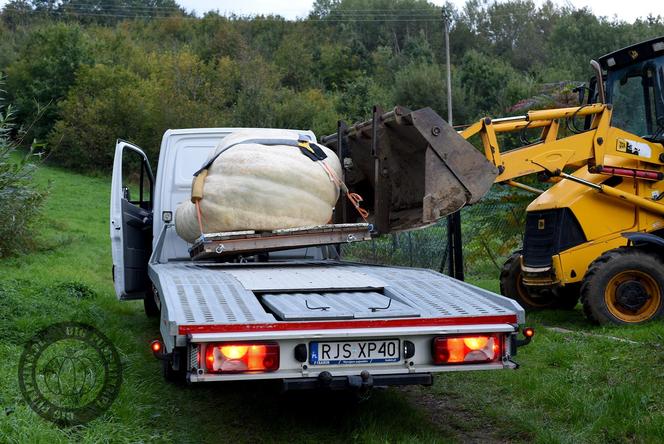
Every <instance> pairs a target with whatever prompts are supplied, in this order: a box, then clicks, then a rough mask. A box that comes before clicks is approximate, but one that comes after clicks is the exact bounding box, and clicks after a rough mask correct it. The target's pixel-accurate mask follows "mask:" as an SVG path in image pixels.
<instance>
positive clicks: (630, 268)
mask: <svg viewBox="0 0 664 444" xmlns="http://www.w3.org/2000/svg"><path fill="white" fill-rule="evenodd" d="M662 289H664V264H662V261H661V259H660V258H659V257H658V256H657V255H655V254H653V253H649V252H647V251H643V250H639V249H636V248H634V247H620V248H616V249H615V250H610V251H607V252H606V253H604V254H603V255H601V256H600V257H599V258H597V259H595V261H594V262H593V263H592V264H590V267H588V271H587V272H586V276H585V277H584V279H583V284H582V286H581V300H582V302H583V311H584V313H585V314H586V316H587V317H588V319H590V320H591V321H594V322H599V323H600V324H619V325H625V324H639V323H643V322H647V321H650V320H653V319H657V318H660V317H662V315H664V304H663V303H662Z"/></svg>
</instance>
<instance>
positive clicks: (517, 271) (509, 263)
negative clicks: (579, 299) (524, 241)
mask: <svg viewBox="0 0 664 444" xmlns="http://www.w3.org/2000/svg"><path fill="white" fill-rule="evenodd" d="M500 294H502V295H503V296H506V297H508V298H510V299H514V300H515V301H517V302H518V303H519V305H521V306H522V307H523V308H525V309H527V310H543V309H546V308H554V307H555V306H556V300H555V296H554V295H553V294H552V293H551V292H550V291H542V292H533V291H529V290H528V289H527V288H526V286H525V285H523V280H522V277H521V251H515V252H514V253H512V255H511V256H510V257H509V258H508V259H507V260H506V261H505V264H504V265H503V269H502V270H501V272H500Z"/></svg>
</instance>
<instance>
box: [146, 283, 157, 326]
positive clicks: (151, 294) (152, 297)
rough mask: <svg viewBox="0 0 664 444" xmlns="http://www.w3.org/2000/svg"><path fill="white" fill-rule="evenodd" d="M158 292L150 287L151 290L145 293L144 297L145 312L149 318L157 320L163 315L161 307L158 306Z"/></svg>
mask: <svg viewBox="0 0 664 444" xmlns="http://www.w3.org/2000/svg"><path fill="white" fill-rule="evenodd" d="M157 297H158V296H157V290H156V289H155V288H154V287H153V286H152V285H150V289H149V290H147V291H146V292H145V296H143V310H145V315H146V316H147V317H148V318H156V317H158V316H159V314H160V313H161V310H160V308H159V305H158V304H157Z"/></svg>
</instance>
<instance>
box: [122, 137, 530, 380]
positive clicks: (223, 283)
mask: <svg viewBox="0 0 664 444" xmlns="http://www.w3.org/2000/svg"><path fill="white" fill-rule="evenodd" d="M234 131H236V129H234V128H202V129H179V130H168V131H167V132H166V133H165V134H164V136H163V139H162V144H161V149H160V152H159V163H158V165H159V167H158V170H157V173H156V175H154V174H153V171H152V169H151V166H150V162H149V159H148V157H147V156H146V155H145V153H144V152H143V151H142V150H141V149H140V148H139V147H138V146H136V145H134V144H132V143H130V142H127V141H123V140H118V142H117V145H116V152H115V162H114V168H113V178H112V185H111V186H112V190H111V214H110V235H111V244H112V254H113V279H114V285H115V291H116V294H117V297H118V298H119V299H120V300H131V299H143V301H144V305H145V310H146V314H148V315H151V316H157V317H159V326H160V333H161V338H158V339H157V340H156V341H155V342H154V344H153V347H152V349H153V352H155V356H157V357H158V358H159V359H161V360H162V361H163V364H164V371H165V375H166V377H167V378H168V379H179V380H186V381H188V382H192V383H194V382H210V381H233V380H258V379H271V380H277V381H279V382H280V383H281V384H282V386H283V388H284V389H288V390H291V389H310V388H339V389H342V388H356V389H360V388H370V387H372V386H386V385H405V384H422V385H429V384H431V383H432V381H433V374H435V373H438V372H445V371H467V370H484V369H515V368H517V364H516V363H515V362H514V361H513V359H512V358H513V356H514V355H515V354H516V347H517V345H519V344H522V343H526V342H528V340H529V339H526V340H519V339H517V334H518V332H519V326H520V324H523V323H524V322H525V315H524V311H523V309H522V308H521V307H520V306H519V305H518V304H517V303H516V302H515V301H513V300H511V299H509V298H505V297H502V296H499V295H496V294H494V293H491V292H489V291H486V290H483V289H480V288H476V287H473V286H471V285H469V284H466V283H464V282H460V281H457V280H455V279H452V278H450V277H447V276H444V275H442V274H440V273H436V272H434V271H431V270H424V269H415V268H404V267H385V266H377V265H367V264H358V263H351V262H346V261H344V260H343V259H342V258H341V257H340V249H339V248H337V246H338V244H339V243H340V242H341V240H340V239H347V240H348V241H350V235H348V234H346V233H348V230H355V231H354V233H355V232H364V233H365V234H364V236H366V237H362V239H371V226H370V225H368V224H337V225H326V226H324V227H320V228H314V229H313V230H309V231H307V233H309V234H310V235H311V236H313V238H314V239H318V240H317V241H316V242H315V243H309V244H306V245H298V243H297V241H295V240H294V239H302V238H303V236H301V235H298V236H291V235H289V233H285V234H284V233H268V235H267V236H266V235H265V233H262V234H261V233H254V234H252V235H251V236H253V237H250V238H251V239H256V237H260V236H263V238H262V239H266V241H269V242H277V243H282V244H278V245H283V247H281V248H275V247H274V245H272V247H271V248H270V249H266V250H265V251H257V250H256V248H255V247H254V249H253V250H251V252H250V253H246V254H233V255H231V256H228V255H226V256H223V257H222V255H221V254H220V255H215V254H214V249H212V252H211V253H210V254H208V255H203V256H196V255H195V254H194V251H197V250H196V249H195V248H193V247H195V246H194V245H191V244H188V243H187V242H185V241H184V240H182V239H181V238H180V237H178V236H177V234H176V232H175V229H174V220H173V219H174V214H175V209H176V207H177V205H178V204H179V203H180V202H182V201H184V200H187V199H189V198H190V193H191V186H192V175H193V173H194V172H195V171H197V170H198V169H199V168H200V167H201V165H202V164H203V163H204V162H205V161H206V159H208V156H209V155H210V154H211V152H212V151H213V150H214V149H215V147H216V146H217V145H218V144H219V143H220V142H221V141H222V140H223V138H224V137H226V136H228V135H229V134H231V133H233V132H234ZM256 131H260V130H258V129H257V130H256ZM299 133H306V134H308V136H309V137H310V140H312V141H315V140H316V138H315V135H314V134H313V133H311V132H302V131H299ZM358 230H359V231H358ZM322 233H325V236H327V237H322ZM337 235H338V236H343V237H334V236H337ZM215 236H221V239H224V240H223V241H218V240H217V241H216V242H228V244H227V245H230V241H236V242H246V239H238V237H237V236H235V237H233V236H231V237H229V236H225V234H224V233H215ZM330 236H332V237H330ZM210 239H211V238H210ZM217 239H218V238H217ZM229 239H230V240H229ZM320 239H327V242H329V243H327V244H326V243H325V242H326V241H321V240H320ZM353 240H358V239H357V236H356V235H355V234H353ZM203 241H204V242H203V244H204V245H217V246H218V245H219V244H218V243H217V244H213V243H212V242H213V241H212V240H207V241H206V240H205V239H203ZM252 242H253V241H252ZM237 245H244V244H242V243H239V244H237ZM222 247H223V245H222ZM216 250H217V252H218V253H221V251H219V250H224V248H221V249H220V248H217V249H216ZM247 251H249V250H247ZM227 252H228V251H226V253H227ZM529 331H530V330H529Z"/></svg>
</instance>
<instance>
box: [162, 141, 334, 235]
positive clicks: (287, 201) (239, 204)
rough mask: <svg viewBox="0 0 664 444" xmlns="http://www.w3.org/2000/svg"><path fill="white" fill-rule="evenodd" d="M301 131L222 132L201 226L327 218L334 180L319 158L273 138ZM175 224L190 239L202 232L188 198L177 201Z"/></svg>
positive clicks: (293, 223) (294, 223)
mask: <svg viewBox="0 0 664 444" xmlns="http://www.w3.org/2000/svg"><path fill="white" fill-rule="evenodd" d="M300 137H301V136H300V135H299V134H298V133H297V132H295V131H287V130H272V129H260V130H251V131H244V130H243V131H238V132H236V133H233V134H232V135H230V136H228V137H226V138H225V139H224V140H223V141H222V143H221V144H219V146H218V147H217V148H216V149H215V151H214V153H213V154H212V155H211V157H210V159H211V158H213V157H214V156H215V155H217V154H218V153H220V152H221V154H219V155H218V157H217V158H216V159H215V160H214V162H213V163H212V164H211V166H210V167H209V169H208V175H207V177H206V178H205V181H204V186H203V198H202V199H201V200H200V206H201V215H202V218H201V219H202V223H203V230H204V231H205V232H206V233H214V232H223V231H239V230H256V231H261V230H266V231H267V230H276V229H282V228H295V227H302V226H311V225H320V224H325V223H327V222H328V221H329V220H330V219H331V217H332V209H333V207H334V205H335V203H336V201H337V199H338V198H339V189H338V187H337V185H336V184H335V183H334V182H333V181H332V180H331V179H330V177H329V176H328V174H327V172H326V171H325V169H324V168H323V166H322V165H321V164H320V162H314V161H313V160H311V159H310V158H308V157H307V156H305V155H304V154H302V152H301V150H300V148H298V147H296V146H289V145H281V144H280V145H274V144H273V143H279V141H290V142H291V143H292V142H293V141H294V142H297V140H298V138H300ZM252 141H253V142H252ZM256 141H260V142H263V143H255V142H256ZM267 141H269V142H267ZM322 149H323V151H324V152H325V154H327V158H326V159H325V162H327V164H328V165H329V166H330V167H332V169H333V170H334V171H335V172H336V174H337V176H338V177H341V165H340V164H339V159H338V158H337V156H336V155H335V154H334V153H333V152H332V151H330V150H329V149H327V148H325V147H322ZM175 228H176V231H177V233H178V235H179V236H180V237H181V238H183V239H184V240H186V241H187V242H190V243H193V242H194V241H195V240H196V239H197V238H198V237H199V236H200V235H201V232H200V228H199V225H198V219H197V216H196V207H195V205H194V204H193V203H191V202H190V201H189V200H187V201H185V202H182V203H180V205H178V207H177V210H176V213H175Z"/></svg>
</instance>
